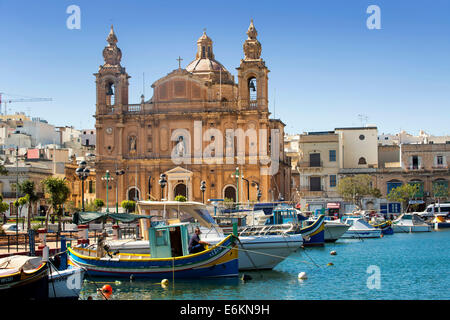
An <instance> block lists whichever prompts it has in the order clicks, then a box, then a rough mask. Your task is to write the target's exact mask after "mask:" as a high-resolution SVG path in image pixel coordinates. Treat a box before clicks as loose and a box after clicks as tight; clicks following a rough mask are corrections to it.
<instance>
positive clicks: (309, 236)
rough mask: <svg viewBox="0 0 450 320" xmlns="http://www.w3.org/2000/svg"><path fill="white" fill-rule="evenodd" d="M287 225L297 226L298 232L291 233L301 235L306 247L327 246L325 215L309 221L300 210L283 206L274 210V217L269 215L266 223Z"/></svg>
mask: <svg viewBox="0 0 450 320" xmlns="http://www.w3.org/2000/svg"><path fill="white" fill-rule="evenodd" d="M286 223H293V224H294V225H296V226H297V228H296V230H295V231H294V232H291V233H297V234H301V235H302V237H303V245H304V246H305V247H308V246H323V245H324V244H325V215H323V214H322V215H319V216H317V217H314V218H312V219H308V217H305V216H304V215H302V214H301V212H300V211H299V210H297V209H295V208H293V207H290V206H288V205H285V204H283V205H279V206H277V207H275V208H274V209H273V211H272V215H269V218H268V221H267V222H266V224H269V225H270V224H274V225H275V224H286Z"/></svg>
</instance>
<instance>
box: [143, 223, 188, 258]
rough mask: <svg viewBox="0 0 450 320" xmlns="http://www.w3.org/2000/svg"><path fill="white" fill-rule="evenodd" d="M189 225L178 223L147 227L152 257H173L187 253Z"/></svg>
mask: <svg viewBox="0 0 450 320" xmlns="http://www.w3.org/2000/svg"><path fill="white" fill-rule="evenodd" d="M189 225H190V223H178V224H169V225H158V226H154V227H150V228H149V229H148V235H149V242H150V252H151V257H152V258H174V257H180V256H185V255H188V254H189V250H188V247H189Z"/></svg>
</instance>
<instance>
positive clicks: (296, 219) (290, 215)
mask: <svg viewBox="0 0 450 320" xmlns="http://www.w3.org/2000/svg"><path fill="white" fill-rule="evenodd" d="M306 219H307V218H306V217H305V216H303V215H302V214H300V213H298V211H297V210H296V209H294V208H289V207H287V206H283V207H277V208H275V209H274V210H273V213H272V215H271V216H270V217H269V218H268V219H267V222H266V224H284V223H292V224H298V225H301V224H302V221H303V220H306Z"/></svg>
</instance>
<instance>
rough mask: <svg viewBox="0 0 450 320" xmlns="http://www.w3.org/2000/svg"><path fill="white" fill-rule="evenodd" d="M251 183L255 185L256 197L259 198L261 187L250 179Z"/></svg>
mask: <svg viewBox="0 0 450 320" xmlns="http://www.w3.org/2000/svg"><path fill="white" fill-rule="evenodd" d="M252 183H253V185H254V186H255V185H256V199H257V200H258V202H259V200H260V199H261V196H262V193H261V189H260V188H259V183H258V182H256V181H252Z"/></svg>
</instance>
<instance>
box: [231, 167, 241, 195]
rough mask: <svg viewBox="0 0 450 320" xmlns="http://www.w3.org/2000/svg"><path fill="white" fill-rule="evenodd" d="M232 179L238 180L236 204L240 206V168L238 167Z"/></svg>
mask: <svg viewBox="0 0 450 320" xmlns="http://www.w3.org/2000/svg"><path fill="white" fill-rule="evenodd" d="M231 177H232V178H236V203H237V204H239V167H236V171H235V172H234V173H232V174H231Z"/></svg>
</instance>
